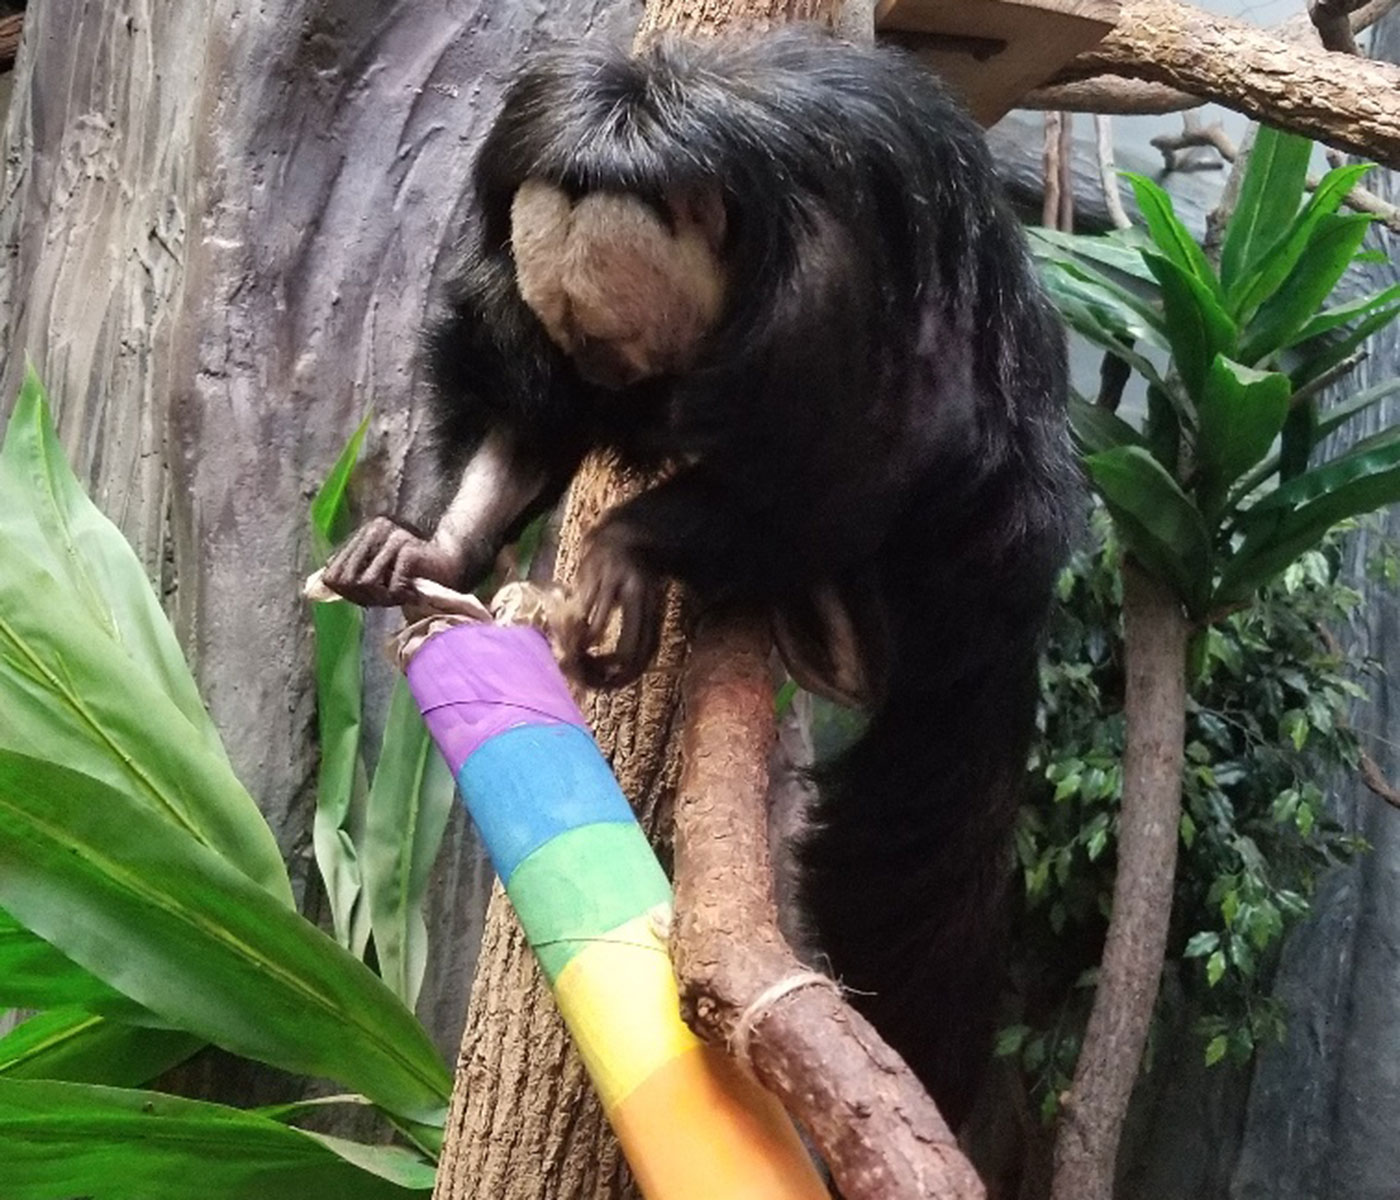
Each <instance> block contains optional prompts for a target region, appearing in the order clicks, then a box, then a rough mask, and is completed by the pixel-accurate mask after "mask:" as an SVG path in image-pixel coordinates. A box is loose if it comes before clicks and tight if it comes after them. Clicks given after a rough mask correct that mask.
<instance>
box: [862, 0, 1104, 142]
mask: <svg viewBox="0 0 1400 1200" xmlns="http://www.w3.org/2000/svg"><path fill="white" fill-rule="evenodd" d="M1118 9H1119V0H879V3H878V4H877V6H876V9H875V27H876V30H877V31H878V33H879V35H880V37H881V40H883V41H889V42H894V43H896V44H899V45H903V46H905V47H907V48H909V49H910V50H912V51H913V52H914V53H915V54H917V55H918V57H919V58H920V59H921V60H922V61H924V62H926V63H927V64H928V65H929V66H930V67H932V68H933V69H934V70H935V71H937V72H938V74H939V75H941V76H942V77H943V78H944V79H946V80H947V81H948V83H949V84H950V85H951V86H952V87H953V88H954V89H955V90H957V91H958V92H960V93H961V94H962V96H963V98H964V99H965V100H966V101H967V103H968V106H969V107H970V108H971V109H972V111H973V114H974V115H975V116H976V117H977V118H978V120H980V121H982V122H983V123H984V124H987V125H990V124H991V123H992V122H994V121H996V120H998V119H1000V118H1001V117H1003V116H1005V115H1006V113H1007V112H1009V111H1010V110H1011V109H1012V108H1014V107H1015V106H1016V103H1017V102H1018V101H1019V100H1020V99H1021V97H1022V96H1024V95H1025V94H1026V93H1027V92H1029V91H1030V90H1031V89H1032V88H1035V87H1038V86H1039V85H1040V84H1042V83H1044V82H1046V81H1047V80H1048V79H1050V78H1051V77H1052V76H1053V75H1054V74H1055V72H1056V71H1058V70H1059V68H1060V67H1062V66H1064V64H1066V63H1067V62H1069V60H1070V59H1072V58H1073V57H1074V56H1075V55H1076V54H1079V53H1081V52H1082V51H1084V50H1087V49H1088V48H1089V47H1091V46H1093V45H1095V44H1096V43H1097V42H1098V41H1099V40H1100V39H1102V38H1103V37H1104V35H1105V34H1107V33H1108V32H1109V30H1111V29H1112V28H1113V26H1114V24H1115V23H1116V22H1117V19H1118Z"/></svg>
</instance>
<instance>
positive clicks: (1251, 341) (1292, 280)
mask: <svg viewBox="0 0 1400 1200" xmlns="http://www.w3.org/2000/svg"><path fill="white" fill-rule="evenodd" d="M1371 222H1372V218H1370V217H1368V216H1364V215H1360V214H1352V215H1350V216H1330V217H1327V218H1326V219H1325V220H1323V221H1322V222H1321V223H1320V224H1319V226H1318V228H1317V230H1316V231H1315V232H1314V234H1313V236H1312V237H1311V238H1310V239H1309V241H1308V244H1307V246H1306V247H1305V248H1304V250H1303V252H1302V254H1301V255H1300V256H1299V258H1298V262H1297V265H1296V266H1295V267H1294V268H1293V270H1292V271H1290V272H1289V274H1288V277H1287V278H1286V279H1285V280H1284V281H1283V283H1282V284H1280V285H1279V288H1278V290H1277V291H1275V292H1273V293H1272V294H1271V295H1270V296H1268V297H1266V298H1265V300H1264V302H1263V303H1262V304H1261V305H1260V307H1259V312H1258V315H1257V316H1255V318H1254V319H1253V320H1252V321H1250V322H1249V324H1248V326H1247V327H1246V328H1245V331H1244V339H1243V343H1244V344H1243V345H1242V346H1241V347H1240V358H1242V359H1243V360H1244V361H1245V362H1246V363H1249V364H1250V365H1253V364H1254V363H1258V362H1262V361H1263V360H1264V359H1266V358H1268V357H1269V355H1271V354H1273V353H1274V352H1275V351H1276V350H1278V349H1280V348H1281V347H1283V346H1287V345H1290V344H1291V343H1292V342H1293V341H1294V340H1295V339H1296V338H1297V336H1298V334H1299V331H1300V330H1302V329H1303V328H1304V327H1306V326H1307V324H1308V323H1309V322H1310V321H1311V320H1312V319H1313V317H1314V316H1315V315H1316V314H1317V311H1318V309H1319V308H1321V307H1322V304H1323V301H1325V300H1326V299H1327V297H1328V296H1330V295H1331V294H1332V289H1333V288H1335V287H1336V286H1337V284H1338V282H1339V281H1340V280H1341V278H1342V276H1343V275H1344V274H1346V270H1347V268H1348V267H1349V266H1351V262H1352V259H1353V258H1355V257H1356V252H1357V250H1358V249H1360V247H1361V243H1362V241H1363V240H1364V239H1365V237H1366V231H1367V230H1368V229H1369V228H1370V226H1371Z"/></svg>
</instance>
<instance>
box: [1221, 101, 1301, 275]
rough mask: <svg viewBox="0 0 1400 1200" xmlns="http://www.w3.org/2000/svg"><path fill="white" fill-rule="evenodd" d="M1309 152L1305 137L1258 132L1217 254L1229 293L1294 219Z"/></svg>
mask: <svg viewBox="0 0 1400 1200" xmlns="http://www.w3.org/2000/svg"><path fill="white" fill-rule="evenodd" d="M1312 150H1313V144H1312V142H1310V141H1309V140H1308V139H1307V138H1303V137H1299V136H1298V135H1297V134H1295V133H1284V132H1283V131H1282V130H1278V129H1274V128H1272V127H1270V126H1268V125H1261V126H1260V127H1259V132H1258V134H1257V135H1256V136H1255V139H1254V148H1253V149H1252V150H1251V151H1250V153H1249V164H1248V166H1247V167H1246V168H1245V174H1244V182H1243V184H1242V185H1241V187H1240V196H1239V201H1238V203H1236V205H1235V211H1234V213H1233V214H1232V215H1231V217H1230V222H1229V224H1228V225H1227V226H1226V227H1225V241H1224V244H1223V246H1222V247H1221V251H1220V279H1221V283H1222V284H1223V285H1224V287H1225V289H1226V293H1227V294H1228V293H1229V290H1230V288H1231V287H1233V286H1234V284H1235V282H1236V280H1238V279H1239V278H1240V277H1241V276H1243V275H1245V274H1246V273H1247V272H1248V271H1249V270H1250V269H1251V268H1252V267H1253V266H1254V265H1255V264H1256V263H1257V262H1258V261H1259V260H1260V259H1261V258H1263V256H1264V254H1265V252H1266V251H1268V250H1269V248H1270V247H1272V246H1273V245H1274V244H1275V243H1276V242H1277V241H1278V239H1279V236H1280V233H1281V232H1282V231H1284V230H1286V229H1287V228H1288V227H1289V225H1290V224H1291V223H1292V221H1293V218H1294V217H1295V216H1297V214H1298V206H1299V204H1301V203H1302V199H1303V190H1304V187H1305V185H1306V183H1307V178H1308V161H1309V159H1311V157H1312Z"/></svg>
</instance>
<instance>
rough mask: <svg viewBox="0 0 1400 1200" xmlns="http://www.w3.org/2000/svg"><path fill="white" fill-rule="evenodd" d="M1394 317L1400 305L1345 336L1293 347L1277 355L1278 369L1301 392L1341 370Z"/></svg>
mask: <svg viewBox="0 0 1400 1200" xmlns="http://www.w3.org/2000/svg"><path fill="white" fill-rule="evenodd" d="M1397 316H1400V303H1396V304H1392V305H1390V306H1389V307H1387V308H1382V309H1379V310H1378V311H1376V312H1373V313H1372V314H1371V315H1370V316H1369V317H1367V318H1366V319H1365V320H1364V321H1360V322H1358V323H1357V324H1356V325H1353V326H1352V327H1351V328H1349V329H1347V330H1346V331H1345V332H1341V331H1334V332H1332V333H1330V334H1323V336H1322V337H1320V338H1313V339H1311V340H1310V341H1308V342H1299V343H1295V344H1294V345H1292V346H1289V347H1287V348H1286V349H1285V350H1284V351H1283V352H1282V353H1280V355H1279V359H1280V365H1281V366H1283V368H1284V369H1285V370H1286V371H1287V372H1288V376H1289V378H1290V379H1292V380H1293V387H1294V389H1295V390H1296V389H1299V388H1302V387H1304V386H1305V385H1307V384H1309V383H1311V382H1312V381H1313V380H1314V379H1320V378H1322V376H1324V375H1326V374H1327V372H1328V371H1330V370H1332V368H1333V367H1337V366H1340V365H1341V364H1342V363H1343V362H1345V361H1346V360H1347V359H1348V358H1350V357H1351V356H1352V354H1354V353H1355V352H1356V351H1357V349H1359V348H1360V346H1361V345H1362V343H1364V342H1365V341H1366V340H1367V339H1368V338H1369V337H1371V335H1372V334H1374V333H1376V332H1377V331H1378V330H1381V329H1384V328H1385V327H1386V326H1387V325H1389V324H1390V323H1391V322H1392V321H1393V320H1395V318H1396V317H1397Z"/></svg>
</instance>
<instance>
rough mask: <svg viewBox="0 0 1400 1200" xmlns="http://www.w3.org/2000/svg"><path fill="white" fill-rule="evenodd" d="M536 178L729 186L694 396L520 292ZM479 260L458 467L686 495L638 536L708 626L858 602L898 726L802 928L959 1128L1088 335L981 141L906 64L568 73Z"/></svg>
mask: <svg viewBox="0 0 1400 1200" xmlns="http://www.w3.org/2000/svg"><path fill="white" fill-rule="evenodd" d="M527 178H542V179H544V180H547V181H550V182H553V183H555V184H557V185H560V186H562V187H563V188H565V189H567V190H569V191H571V192H573V193H580V194H581V193H584V192H587V191H590V190H595V189H602V190H610V191H621V192H629V193H634V194H637V195H640V196H641V197H643V198H645V199H647V200H648V201H649V202H652V203H656V204H658V205H659V204H662V203H663V202H664V197H665V196H666V195H667V194H668V191H669V190H670V189H673V188H675V187H676V186H677V185H680V186H682V187H685V186H689V185H696V186H703V185H705V184H707V183H713V182H714V181H718V182H719V184H720V185H721V186H722V189H723V195H724V202H725V209H726V214H727V221H728V230H727V235H726V244H725V246H724V249H723V257H724V261H725V263H726V265H727V267H728V269H729V272H730V280H731V286H730V289H729V293H728V294H729V296H730V301H729V306H728V308H727V310H726V312H725V315H724V317H723V319H722V320H721V323H720V326H719V328H718V329H717V330H716V331H715V332H714V333H713V335H712V337H711V338H710V339H709V341H708V342H707V344H706V345H705V347H704V348H703V350H702V353H701V355H700V358H699V361H698V362H697V364H696V366H695V367H694V369H693V370H690V371H688V372H686V373H685V374H684V375H681V376H678V377H676V378H671V379H664V380H658V381H652V382H650V383H647V384H643V385H638V386H636V387H634V388H631V389H628V390H626V391H624V392H620V393H618V392H606V391H601V390H598V389H595V388H592V387H590V386H587V385H585V384H584V383H582V382H581V381H580V380H579V378H578V376H577V375H576V374H575V373H574V372H573V370H572V368H571V367H570V365H569V362H568V360H567V359H566V358H564V357H563V356H562V355H561V353H560V352H559V351H558V350H556V349H555V348H554V346H553V345H552V344H551V343H550V342H549V340H548V339H547V338H546V336H545V334H544V332H543V330H542V328H541V327H540V325H539V323H538V322H537V321H536V319H535V318H534V316H533V315H532V314H531V313H530V312H529V310H528V309H526V308H525V306H524V304H523V303H522V301H521V300H520V297H519V295H518V293H517V291H516V289H515V286H514V282H513V275H512V262H511V257H510V247H509V234H510V230H509V223H510V222H509V208H510V201H511V198H512V196H513V195H514V192H515V190H516V189H517V188H518V187H519V185H520V184H521V183H522V182H524V181H525V180H526V179H527ZM476 182H477V188H478V198H479V201H480V204H481V212H482V218H483V225H482V230H481V236H480V240H479V243H478V244H477V245H476V246H475V248H474V250H473V252H472V254H471V258H470V262H469V264H468V266H467V267H466V269H465V271H464V272H463V274H462V276H461V278H460V279H459V280H458V281H457V283H456V284H455V286H454V290H453V292H452V294H451V296H450V312H449V315H448V317H447V319H446V320H445V321H444V322H443V323H442V324H441V325H440V326H439V327H437V328H436V330H435V331H434V333H433V335H432V350H433V354H432V361H433V364H434V374H435V377H436V381H437V385H438V388H437V390H438V393H439V396H440V400H441V404H442V407H443V416H444V422H445V429H446V431H447V435H448V439H449V441H450V442H451V443H453V444H454V445H456V446H457V447H459V448H461V447H467V448H469V447H470V446H471V445H473V444H474V443H475V442H476V441H477V440H478V438H479V437H480V436H481V433H482V432H483V430H484V429H485V428H486V427H487V426H488V425H491V424H504V425H506V426H508V427H510V428H511V429H512V430H513V431H514V433H515V435H516V438H517V442H518V445H519V447H520V448H521V452H522V453H524V454H525V455H527V456H528V457H530V458H532V459H534V460H535V461H537V462H541V463H546V464H548V465H549V466H550V468H551V470H552V472H553V474H554V478H555V479H556V482H557V484H558V486H557V487H555V488H553V489H551V490H549V491H548V492H547V494H546V495H545V496H543V497H542V498H541V499H542V500H543V501H549V500H552V499H554V498H555V497H556V496H557V494H558V488H559V487H562V485H563V483H564V482H565V481H566V480H567V477H568V475H569V474H570V472H571V471H572V469H573V468H574V466H575V465H576V464H577V462H578V459H579V457H580V455H581V454H582V453H583V452H584V450H585V449H586V448H588V447H591V446H596V445H600V444H601V445H610V446H612V447H614V448H616V450H617V451H618V452H619V453H620V454H621V455H622V457H623V458H624V459H625V460H627V461H630V462H635V463H641V464H651V463H656V462H658V461H662V460H671V461H679V462H682V463H685V464H687V465H686V466H685V467H684V468H683V469H682V470H680V471H679V472H678V473H677V474H676V475H675V477H674V478H673V479H671V480H670V481H668V482H666V483H664V484H662V485H661V486H659V487H657V488H655V489H653V490H652V491H650V492H648V493H647V494H645V495H644V496H642V497H640V498H639V499H637V500H634V501H633V502H631V503H630V504H627V505H625V506H624V507H623V508H622V509H620V510H619V511H618V512H617V513H616V514H615V515H614V516H613V517H612V518H611V522H610V523H611V524H613V525H614V526H616V527H619V528H625V529H626V530H627V533H628V544H629V546H630V547H631V548H632V551H633V553H634V554H635V555H636V557H637V559H638V561H639V562H641V563H642V564H644V565H645V567H646V568H647V569H649V570H651V571H655V572H660V573H663V574H667V575H671V576H675V577H678V578H680V579H682V580H684V581H685V582H686V583H688V584H690V585H691V586H692V588H693V589H694V590H695V591H696V593H697V594H698V596H699V598H700V600H701V602H702V603H704V602H717V601H724V602H739V603H748V604H755V605H762V606H764V607H765V608H768V609H770V610H778V611H781V612H784V613H786V614H787V617H788V620H789V622H790V624H791V625H792V626H793V627H794V628H797V629H799V630H800V629H803V628H809V627H810V625H811V622H810V621H809V620H808V619H807V618H808V613H809V604H808V597H809V596H810V595H811V593H812V590H813V588H814V586H815V585H818V584H827V585H833V586H834V587H835V589H836V594H837V595H838V596H839V597H840V598H841V599H842V601H843V603H844V605H845V607H846V608H847V609H848V610H849V611H850V613H851V616H852V619H853V622H854V624H855V628H856V631H857V634H858V636H859V639H860V643H861V647H862V652H863V654H864V657H865V666H866V675H867V677H868V679H869V680H870V681H871V682H872V684H873V686H874V690H875V695H876V699H875V701H874V704H873V706H872V715H871V719H870V724H869V727H868V730H867V732H866V733H865V734H864V737H863V738H862V740H861V741H860V742H859V743H858V744H857V745H856V746H855V747H854V748H853V749H851V750H850V751H849V752H848V753H847V754H845V755H844V757H842V758H841V759H840V760H839V761H838V762H836V763H834V764H831V765H829V766H827V767H826V768H825V769H824V770H823V771H822V772H821V779H822V783H823V787H822V793H821V801H820V806H819V811H818V813H817V830H816V833H815V834H814V836H813V837H812V839H811V841H810V843H809V844H808V845H807V846H806V849H805V862H806V874H805V880H804V885H803V894H804V897H805V908H806V911H807V912H808V914H809V916H810V919H811V921H812V924H813V926H814V931H815V935H816V938H817V941H818V942H819V944H820V947H821V949H822V951H823V953H824V954H825V955H826V956H828V957H829V959H830V963H831V966H832V968H833V969H834V971H835V972H836V973H837V975H838V976H839V977H840V979H841V980H842V981H843V982H844V983H845V984H847V985H848V986H849V987H850V988H851V989H853V999H854V1001H855V1003H856V1004H857V1006H858V1007H860V1008H861V1009H862V1010H863V1011H865V1012H866V1014H867V1015H868V1016H869V1017H870V1018H871V1019H872V1021H873V1022H874V1023H875V1025H876V1026H877V1028H879V1029H880V1031H881V1032H882V1033H883V1034H884V1036H885V1037H886V1038H887V1039H888V1040H889V1041H890V1042H891V1044H892V1045H893V1046H894V1047H895V1048H896V1049H897V1050H899V1051H900V1052H901V1053H903V1054H904V1056H905V1057H906V1058H907V1060H908V1061H909V1063H910V1065H911V1066H912V1067H913V1068H914V1069H915V1071H916V1072H917V1073H918V1074H919V1075H920V1076H921V1077H922V1078H923V1079H924V1081H925V1082H926V1083H927V1084H928V1086H929V1088H930V1090H931V1091H932V1093H933V1094H934V1096H935V1098H936V1099H937V1100H938V1102H939V1104H940V1105H941V1106H942V1108H943V1110H944V1112H945V1115H946V1116H947V1117H948V1118H949V1119H950V1120H951V1121H952V1122H954V1123H956V1122H958V1121H960V1120H961V1118H962V1117H963V1115H965V1113H966V1111H967V1108H968V1105H969V1104H970V1101H971V1099H972V1095H973V1092H974V1089H975V1085H976V1081H977V1078H978V1075H979V1072H980V1068H981V1065H982V1063H983V1062H984V1060H985V1057H986V1054H987V1050H988V1038H989V1036H990V1032H991V1028H992V1024H991V1023H992V1020H993V1017H994V1010H995V1001H996V997H997V990H998V981H999V962H998V960H999V945H998V941H999V939H998V937H997V927H998V925H999V919H998V913H999V910H1000V908H1001V906H1002V901H1003V896H1004V891H1005V886H1006V881H1007V879H1008V876H1009V869H1010V858H1009V850H1008V837H1009V832H1010V828H1011V824H1012V820H1013V817H1014V813H1015V809H1016V805H1017V795H1018V791H1019V781H1020V778H1021V776H1022V773H1023V770H1024V761H1025V753H1026V747H1027V741H1028V738H1029V735H1030V731H1031V723H1032V712H1033V705H1034V692H1035V677H1036V656H1037V646H1038V639H1039V635H1040V630H1041V625H1042V621H1043V619H1044V616H1045V613H1046V609H1047V605H1048V602H1049V599H1050V596H1051V591H1052V581H1053V577H1054V574H1055V572H1056V570H1057V568H1058V567H1059V565H1060V563H1061V561H1062V559H1063V557H1064V554H1065V548H1066V538H1067V529H1068V527H1069V524H1070V521H1071V513H1072V512H1073V511H1074V509H1075V503H1076V501H1075V493H1076V485H1075V473H1074V471H1073V469H1072V466H1071V459H1070V456H1069V453H1068V446H1067V441H1066V435H1065V427H1064V412H1063V408H1064V392H1065V365H1064V346H1063V335H1062V333H1061V330H1060V328H1059V326H1058V325H1057V322H1056V321H1055V319H1054V317H1053V316H1052V313H1051V311H1050V309H1049V308H1048V306H1047V304H1046V302H1045V300H1044V298H1043V297H1042V295H1041V293H1040V290H1039V288H1038V286H1037V284H1036V281H1035V279H1034V276H1033V273H1032V269H1031V267H1030V265H1029V263H1028V260H1027V256H1026V253H1025V250H1024V247H1023V243H1022V239H1021V236H1020V233H1019V230H1018V229H1017V227H1016V225H1015V222H1014V221H1013V219H1012V218H1011V217H1010V216H1009V215H1008V212H1007V210H1006V209H1005V208H1004V207H1003V204H1002V202H1001V199H1000V198H999V195H998V192H997V187H996V185H995V181H994V177H993V169H992V165H991V162H990V161H989V158H988V154H987V150H986V147H985V145H984V143H983V140H982V137H981V134H980V131H979V130H978V129H977V128H976V126H975V125H974V123H973V122H972V120H971V119H970V118H969V117H968V116H967V115H965V113H964V112H963V111H962V109H961V108H960V107H959V106H958V105H957V104H956V103H955V102H954V101H953V100H952V99H951V98H950V97H949V95H948V94H947V92H946V91H945V90H944V89H943V87H942V86H941V85H940V84H939V83H937V82H936V81H935V80H934V79H933V78H932V77H931V76H930V75H929V74H928V73H927V72H926V71H925V70H923V69H921V68H919V67H918V66H916V65H915V64H914V63H913V62H912V61H910V60H907V59H906V58H904V57H902V56H900V55H898V54H896V53H892V52H889V51H878V50H864V49H857V48H852V47H849V46H845V45H841V44H838V43H835V42H833V41H831V40H830V39H828V38H826V37H824V36H822V35H818V34H815V33H811V32H790V33H784V34H781V35H776V36H768V37H764V38H762V39H757V40H750V41H746V42H719V43H714V44H704V45H697V44H677V43H667V44H662V45H659V46H657V47H656V48H654V49H651V50H649V51H647V52H645V53H644V54H643V55H642V56H640V57H638V58H629V57H626V56H625V55H623V54H621V53H620V52H613V51H609V50H603V49H582V50H571V51H567V52H564V53H559V54H554V55H550V56H546V57H543V58H540V59H538V60H536V61H533V62H531V63H530V64H528V65H527V66H526V68H525V69H524V71H523V73H522V74H521V75H520V76H519V77H518V79H517V80H516V82H515V83H514V84H513V86H512V87H511V88H510V89H509V91H508V93H507V96H506V99H505V106H504V109H503V111H502V113H501V116H500V118H499V120H498V121H497V123H496V125H495V127H494V128H493V130H492V132H491V134H490V135H489V137H488V138H487V140H486V143H485V146H484V148H483V150H482V152H481V157H480V160H479V163H478V166H477V172H476Z"/></svg>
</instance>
